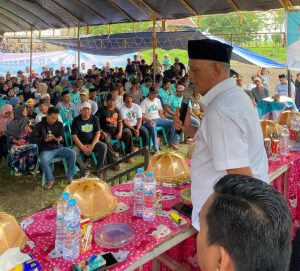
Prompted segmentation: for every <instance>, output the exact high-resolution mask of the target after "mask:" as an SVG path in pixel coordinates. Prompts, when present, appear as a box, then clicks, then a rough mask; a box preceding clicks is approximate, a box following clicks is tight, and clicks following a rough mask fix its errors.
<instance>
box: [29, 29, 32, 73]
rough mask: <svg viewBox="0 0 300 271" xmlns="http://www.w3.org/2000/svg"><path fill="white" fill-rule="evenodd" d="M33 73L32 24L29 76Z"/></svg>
mask: <svg viewBox="0 0 300 271" xmlns="http://www.w3.org/2000/svg"><path fill="white" fill-rule="evenodd" d="M31 74H32V26H31V28H30V64H29V76H30V77H31Z"/></svg>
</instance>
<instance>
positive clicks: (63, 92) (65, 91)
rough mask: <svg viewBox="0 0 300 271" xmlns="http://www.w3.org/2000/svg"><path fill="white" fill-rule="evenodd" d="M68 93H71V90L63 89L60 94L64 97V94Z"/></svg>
mask: <svg viewBox="0 0 300 271" xmlns="http://www.w3.org/2000/svg"><path fill="white" fill-rule="evenodd" d="M67 94H70V93H69V90H64V91H62V92H61V94H60V95H61V97H63V96H65V95H67Z"/></svg>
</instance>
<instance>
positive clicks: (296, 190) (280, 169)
mask: <svg viewBox="0 0 300 271" xmlns="http://www.w3.org/2000/svg"><path fill="white" fill-rule="evenodd" d="M280 158H281V159H280V160H279V161H269V176H270V181H271V182H272V185H273V187H274V188H275V189H276V190H278V191H280V192H281V193H282V194H283V195H284V197H285V199H286V200H287V203H288V206H289V209H290V212H291V218H292V222H293V227H294V230H295V228H297V227H299V225H300V223H299V221H300V151H290V152H289V156H288V157H282V156H280Z"/></svg>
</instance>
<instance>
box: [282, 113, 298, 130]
mask: <svg viewBox="0 0 300 271" xmlns="http://www.w3.org/2000/svg"><path fill="white" fill-rule="evenodd" d="M294 116H296V117H297V119H299V118H300V112H297V111H283V112H281V113H280V116H279V118H278V123H279V124H280V125H287V126H288V127H289V128H291V120H292V118H293V117H294Z"/></svg>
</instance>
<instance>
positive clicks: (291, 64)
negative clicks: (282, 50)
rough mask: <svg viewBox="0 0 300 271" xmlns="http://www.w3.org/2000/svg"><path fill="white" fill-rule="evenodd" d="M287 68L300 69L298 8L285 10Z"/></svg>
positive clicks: (299, 17)
mask: <svg viewBox="0 0 300 271" xmlns="http://www.w3.org/2000/svg"><path fill="white" fill-rule="evenodd" d="M287 59H288V68H289V69H291V70H297V71H300V10H294V11H288V12H287Z"/></svg>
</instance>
